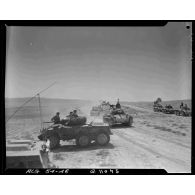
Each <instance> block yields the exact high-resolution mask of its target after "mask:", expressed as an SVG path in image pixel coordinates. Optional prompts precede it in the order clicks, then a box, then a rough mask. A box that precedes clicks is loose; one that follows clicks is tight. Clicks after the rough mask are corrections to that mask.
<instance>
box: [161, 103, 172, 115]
mask: <svg viewBox="0 0 195 195" xmlns="http://www.w3.org/2000/svg"><path fill="white" fill-rule="evenodd" d="M162 112H163V113H165V114H175V110H174V109H173V107H172V106H171V105H166V106H165V107H164V108H163V109H162Z"/></svg>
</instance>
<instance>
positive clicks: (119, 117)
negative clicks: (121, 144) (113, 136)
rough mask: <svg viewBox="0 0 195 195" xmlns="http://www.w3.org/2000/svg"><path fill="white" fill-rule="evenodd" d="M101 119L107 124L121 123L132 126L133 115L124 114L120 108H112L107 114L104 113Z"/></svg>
mask: <svg viewBox="0 0 195 195" xmlns="http://www.w3.org/2000/svg"><path fill="white" fill-rule="evenodd" d="M103 121H104V122H105V123H107V124H109V126H113V125H116V124H123V125H125V126H130V127H131V126H132V124H133V117H132V116H130V115H129V114H126V113H125V112H124V111H123V110H122V109H115V110H112V111H111V112H110V113H109V114H104V116H103Z"/></svg>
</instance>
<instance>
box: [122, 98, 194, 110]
mask: <svg viewBox="0 0 195 195" xmlns="http://www.w3.org/2000/svg"><path fill="white" fill-rule="evenodd" d="M181 102H183V103H184V104H187V105H188V107H189V108H190V109H191V104H192V102H191V100H171V101H162V102H161V104H162V105H163V106H165V105H166V104H171V105H172V106H173V108H176V109H177V108H179V106H180V104H181ZM153 103H154V102H121V104H126V105H132V106H137V107H141V108H147V109H151V110H152V109H153Z"/></svg>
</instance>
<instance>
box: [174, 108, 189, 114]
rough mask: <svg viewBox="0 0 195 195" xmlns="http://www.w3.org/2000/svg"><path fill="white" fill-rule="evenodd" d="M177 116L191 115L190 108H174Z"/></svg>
mask: <svg viewBox="0 0 195 195" xmlns="http://www.w3.org/2000/svg"><path fill="white" fill-rule="evenodd" d="M175 114H176V115H177V116H191V110H190V108H187V109H179V110H175Z"/></svg>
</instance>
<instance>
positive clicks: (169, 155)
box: [50, 107, 191, 173]
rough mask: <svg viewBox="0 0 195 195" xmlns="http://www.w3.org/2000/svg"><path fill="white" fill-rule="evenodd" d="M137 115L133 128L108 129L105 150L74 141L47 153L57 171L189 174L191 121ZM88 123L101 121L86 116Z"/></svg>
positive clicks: (62, 144) (148, 113)
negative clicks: (147, 170) (132, 170)
mask: <svg viewBox="0 0 195 195" xmlns="http://www.w3.org/2000/svg"><path fill="white" fill-rule="evenodd" d="M132 108H133V109H136V107H132ZM83 110H84V112H85V111H86V110H87V111H88V110H89V109H87V108H86V107H85V108H83ZM137 111H138V113H137V114H136V115H134V124H133V127H126V128H125V127H122V126H117V127H114V128H112V129H111V131H112V132H113V135H112V136H111V141H110V143H109V144H108V145H107V146H105V147H99V146H97V145H95V144H91V146H90V147H88V148H83V149H80V148H77V147H76V146H75V143H74V141H71V142H61V147H60V148H58V149H56V150H55V151H52V152H51V153H50V159H51V161H52V162H53V163H54V164H55V165H56V166H58V167H59V168H156V169H159V168H163V169H165V170H166V171H167V172H170V173H171V172H174V173H189V172H191V117H179V116H175V115H165V114H161V113H154V112H151V110H148V112H147V110H146V109H144V111H145V112H144V113H143V112H141V113H139V109H137ZM91 120H93V121H101V118H95V117H94V118H90V117H89V115H88V121H91Z"/></svg>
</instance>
